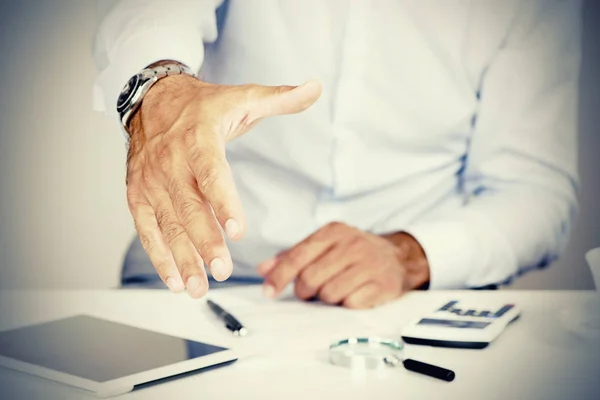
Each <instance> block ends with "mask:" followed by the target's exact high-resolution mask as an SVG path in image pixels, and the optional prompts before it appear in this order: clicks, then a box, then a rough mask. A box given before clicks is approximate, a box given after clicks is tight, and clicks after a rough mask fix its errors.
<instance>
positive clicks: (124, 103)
mask: <svg viewBox="0 0 600 400" xmlns="http://www.w3.org/2000/svg"><path fill="white" fill-rule="evenodd" d="M141 85H142V79H141V78H140V75H139V74H136V75H134V76H132V77H131V78H130V79H129V81H127V84H126V85H125V88H123V91H122V92H121V93H120V94H119V98H118V101H119V102H118V103H117V112H119V113H123V112H124V111H125V110H126V109H127V107H128V106H130V105H131V103H132V100H133V98H134V97H135V94H136V93H137V91H138V90H139V88H140V86H141ZM126 91H127V93H126ZM124 94H127V95H126V96H124Z"/></svg>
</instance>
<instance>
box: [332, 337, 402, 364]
mask: <svg viewBox="0 0 600 400" xmlns="http://www.w3.org/2000/svg"><path fill="white" fill-rule="evenodd" d="M402 354H403V345H402V343H401V342H395V341H390V340H383V339H375V338H351V339H347V340H342V341H339V342H336V343H334V344H332V345H331V346H330V347H329V360H330V362H331V363H332V364H334V365H339V366H342V367H350V368H361V369H376V368H381V367H382V366H384V365H386V364H390V365H395V364H396V363H399V362H401V361H402Z"/></svg>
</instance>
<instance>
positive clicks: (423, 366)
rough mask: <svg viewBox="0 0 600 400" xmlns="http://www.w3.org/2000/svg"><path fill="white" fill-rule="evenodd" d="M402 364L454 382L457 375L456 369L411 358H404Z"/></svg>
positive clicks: (410, 369)
mask: <svg viewBox="0 0 600 400" xmlns="http://www.w3.org/2000/svg"><path fill="white" fill-rule="evenodd" d="M402 364H404V368H406V369H407V370H409V371H413V372H417V373H419V374H423V375H427V376H431V377H432V378H437V379H441V380H443V381H446V382H452V381H453V380H454V377H455V376H456V375H455V374H454V371H450V370H449V369H446V368H442V367H438V366H436V365H431V364H427V363H424V362H423V361H417V360H412V359H410V358H407V359H405V360H403V361H402Z"/></svg>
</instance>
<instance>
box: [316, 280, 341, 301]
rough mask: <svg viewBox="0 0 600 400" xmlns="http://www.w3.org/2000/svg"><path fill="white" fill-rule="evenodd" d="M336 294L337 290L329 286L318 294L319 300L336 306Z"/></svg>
mask: <svg viewBox="0 0 600 400" xmlns="http://www.w3.org/2000/svg"><path fill="white" fill-rule="evenodd" d="M336 292H337V289H336V288H335V286H334V285H332V284H329V285H327V286H325V287H324V288H323V289H322V290H321V291H320V292H319V299H320V300H321V301H323V302H324V303H327V304H337V303H338V302H339V300H338V298H337V293H336Z"/></svg>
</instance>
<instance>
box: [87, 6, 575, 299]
mask: <svg viewBox="0 0 600 400" xmlns="http://www.w3.org/2000/svg"><path fill="white" fill-rule="evenodd" d="M580 11H581V10H580V4H579V2H578V1H560V0H547V1H533V0H523V1H519V0H504V1H467V0H464V1H448V0H439V1H424V0H414V1H401V0H331V1H324V0H302V1H298V0H279V1H277V0H229V1H226V2H225V3H222V2H221V1H215V0H196V1H191V0H189V1H184V0H178V1H174V0H170V1H164V0H160V1H153V0H146V1H142V0H125V1H120V2H119V3H118V4H117V5H116V6H115V7H114V8H113V9H112V10H111V11H110V12H109V14H108V15H107V16H106V18H105V19H104V21H103V22H102V24H101V26H100V28H99V31H98V36H97V40H96V46H95V55H96V59H97V61H98V64H99V66H100V68H101V72H100V73H99V75H98V78H97V81H96V85H95V99H96V103H95V104H96V106H97V109H98V110H104V111H105V112H107V113H109V114H111V115H112V116H113V117H115V118H116V111H115V107H116V99H117V97H118V93H119V92H120V90H121V89H122V88H123V86H124V85H125V83H126V82H127V80H128V79H129V78H130V77H131V76H132V75H134V74H135V73H137V72H138V71H139V70H141V69H142V68H144V67H145V66H147V65H149V64H151V63H153V62H155V61H158V60H163V59H170V60H177V61H180V62H182V63H184V64H187V65H188V66H190V67H192V68H193V69H195V70H198V71H199V73H200V77H201V78H202V79H203V80H205V81H208V82H212V83H224V84H245V83H257V84H263V85H281V84H286V85H294V84H300V83H302V82H304V81H306V80H308V79H311V78H315V79H318V80H319V81H320V82H321V83H322V84H323V95H322V97H321V98H320V99H319V100H318V101H317V103H316V104H315V105H314V106H313V107H312V108H310V109H309V110H308V111H306V112H304V113H302V114H297V115H292V116H285V117H275V118H270V119H267V120H265V121H262V122H261V123H260V124H259V125H258V126H257V127H256V128H254V129H253V130H252V131H250V132H249V133H248V134H246V135H245V136H243V137H242V138H239V139H236V140H234V141H233V142H231V143H229V144H228V147H227V151H228V152H227V157H228V160H229V162H230V164H231V167H232V169H233V172H234V175H235V179H236V184H237V187H238V189H239V191H240V196H241V199H242V202H243V205H244V209H245V212H246V214H247V219H248V220H247V227H248V230H247V235H246V236H245V238H244V239H243V240H242V241H240V242H238V243H228V244H229V248H230V250H231V253H232V257H233V259H234V263H235V270H234V274H236V275H239V276H254V275H255V274H256V272H255V270H254V266H255V265H256V264H257V263H258V262H260V261H262V260H264V259H266V258H269V257H271V256H273V255H274V254H275V253H277V252H278V251H281V250H282V249H285V248H288V247H290V246H293V245H294V244H296V243H298V242H299V241H300V240H302V239H303V238H304V237H306V236H307V235H309V234H311V233H312V232H314V231H316V230H317V229H319V228H320V227H322V226H323V225H325V224H327V223H328V222H331V221H342V222H345V223H348V224H350V225H353V226H356V227H358V228H360V229H363V230H365V231H369V232H373V233H376V234H381V233H389V232H397V231H406V232H408V233H410V234H412V235H413V236H414V237H415V238H416V239H417V240H418V241H419V243H420V244H421V245H422V246H423V248H424V250H425V253H426V255H427V258H428V261H429V265H430V268H431V284H430V287H431V288H436V289H437V288H440V289H442V288H448V289H450V288H465V287H478V286H483V285H487V284H491V283H503V282H507V281H510V279H511V278H512V277H514V276H516V275H518V274H520V273H522V272H524V271H526V270H527V269H530V268H535V267H539V266H543V265H546V264H548V263H549V262H550V261H552V260H553V259H555V258H556V257H557V255H558V254H559V253H560V250H561V249H562V247H563V246H564V245H565V243H566V240H567V237H568V233H569V230H570V226H571V223H572V219H573V216H574V213H575V212H576V208H577V200H576V192H577V185H578V174H577V124H576V121H577V100H578V93H577V87H578V74H579V63H580V17H581V16H580ZM203 43H204V45H203Z"/></svg>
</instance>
